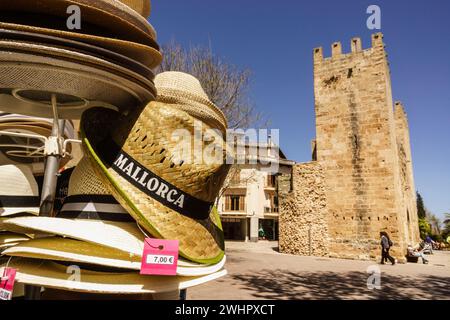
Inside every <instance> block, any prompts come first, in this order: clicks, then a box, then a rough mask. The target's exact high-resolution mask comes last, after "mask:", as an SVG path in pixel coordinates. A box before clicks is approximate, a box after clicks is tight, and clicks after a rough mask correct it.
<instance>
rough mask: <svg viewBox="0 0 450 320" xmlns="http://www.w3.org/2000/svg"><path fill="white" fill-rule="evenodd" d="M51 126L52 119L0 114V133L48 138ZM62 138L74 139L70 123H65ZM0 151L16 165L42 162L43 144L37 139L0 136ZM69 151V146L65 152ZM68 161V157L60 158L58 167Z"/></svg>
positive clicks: (73, 131)
mask: <svg viewBox="0 0 450 320" xmlns="http://www.w3.org/2000/svg"><path fill="white" fill-rule="evenodd" d="M52 125H53V120H52V119H47V118H38V117H32V116H26V115H21V114H9V113H4V112H0V131H3V132H13V133H26V134H32V135H39V136H43V137H49V136H50V135H51V132H52ZM63 138H64V139H74V138H75V130H74V127H73V123H72V122H71V121H66V123H65V126H64V134H63ZM0 151H1V152H2V153H3V154H4V155H5V156H6V157H7V158H9V159H10V160H12V161H13V162H16V163H17V162H18V163H41V162H44V142H43V141H42V140H39V139H34V138H24V137H13V136H7V135H0ZM70 151H71V147H70V145H69V146H68V149H67V152H70ZM69 160H70V158H69V157H64V158H62V160H61V162H60V166H61V167H64V165H65V164H66V163H67V162H68V161H69Z"/></svg>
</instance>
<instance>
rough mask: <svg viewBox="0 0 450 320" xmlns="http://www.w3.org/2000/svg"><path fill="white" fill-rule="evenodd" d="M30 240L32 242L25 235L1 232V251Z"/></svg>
mask: <svg viewBox="0 0 450 320" xmlns="http://www.w3.org/2000/svg"><path fill="white" fill-rule="evenodd" d="M28 240H30V238H29V237H28V236H26V235H24V234H20V233H13V232H0V249H2V250H3V249H5V248H9V247H12V246H14V245H17V244H19V243H21V242H24V241H28ZM2 254H3V253H2Z"/></svg>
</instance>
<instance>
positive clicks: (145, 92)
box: [0, 51, 155, 119]
mask: <svg viewBox="0 0 450 320" xmlns="http://www.w3.org/2000/svg"><path fill="white" fill-rule="evenodd" d="M0 88H5V89H8V90H10V91H9V93H1V94H0V110H3V111H6V112H14V113H21V114H27V115H33V116H37V117H45V118H50V117H53V112H52V107H51V104H50V103H49V100H50V94H49V93H48V92H54V93H57V94H58V102H59V105H58V109H59V115H60V118H66V119H77V118H79V117H80V115H81V113H82V112H83V111H84V110H86V109H87V108H90V107H93V106H104V107H108V108H113V109H119V108H120V109H122V110H123V111H125V110H128V109H132V108H135V107H136V106H139V105H142V104H143V103H144V104H145V103H146V102H148V101H151V100H153V99H154V98H155V97H154V92H152V91H150V88H148V87H143V86H142V85H140V84H139V83H137V82H136V81H133V80H130V79H128V78H126V77H124V76H121V75H118V74H116V73H112V72H109V71H104V70H102V69H101V68H98V67H95V66H90V65H85V64H80V63H75V62H70V61H67V60H64V59H61V58H59V57H46V56H41V55H37V54H35V53H29V54H27V53H18V52H14V51H11V52H8V51H0ZM17 88H20V90H19V89H17ZM3 92H5V90H3ZM41 101H44V102H41Z"/></svg>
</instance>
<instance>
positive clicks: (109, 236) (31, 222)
mask: <svg viewBox="0 0 450 320" xmlns="http://www.w3.org/2000/svg"><path fill="white" fill-rule="evenodd" d="M2 225H3V228H4V229H6V230H8V231H12V232H19V233H20V232H23V233H33V232H38V233H44V234H51V235H59V236H64V237H68V238H71V239H76V240H81V241H85V242H88V243H89V244H84V243H82V242H74V241H62V239H60V238H48V239H45V240H41V239H39V241H37V242H36V243H37V246H40V245H42V248H41V249H42V250H38V251H36V249H30V248H28V247H27V248H28V249H23V248H22V249H20V248H19V249H18V250H19V251H11V252H10V253H13V252H15V253H17V252H22V253H28V254H35V253H36V252H38V253H39V254H40V255H41V256H42V257H43V256H47V257H49V256H52V257H53V259H55V260H56V259H58V258H64V259H66V258H70V259H78V260H77V261H79V262H89V263H92V264H96V263H97V264H102V263H103V265H105V264H106V265H108V266H112V267H125V266H126V267H127V268H131V269H136V268H137V264H133V262H137V261H140V260H141V257H142V253H143V249H144V238H145V235H144V234H143V233H142V231H141V230H140V229H139V227H138V225H137V223H136V221H135V220H134V219H133V217H131V216H130V215H129V214H128V213H127V212H126V211H125V209H124V208H123V207H122V206H121V205H120V204H119V203H118V202H117V201H116V200H115V199H114V198H113V197H112V196H111V195H109V192H108V191H107V190H106V187H105V186H104V185H103V183H102V182H101V181H100V180H99V179H98V178H97V177H96V174H95V173H94V172H93V169H92V167H91V164H90V162H89V161H88V159H87V158H83V159H82V160H81V161H80V163H79V164H78V166H77V167H76V168H75V169H74V171H73V173H72V176H71V178H70V182H69V191H68V197H67V198H66V199H65V201H64V204H63V207H62V209H61V211H60V213H59V214H58V216H57V217H55V218H49V217H18V218H12V219H6V220H4V221H3V223H2ZM58 241H62V242H61V243H58ZM34 243H35V242H33V243H32V244H31V246H33V244H34ZM77 243H78V244H77ZM105 247H106V248H105ZM52 248H53V250H52ZM55 248H59V249H55ZM87 251H89V252H91V253H90V254H86V252H87ZM101 251H103V253H102V252H101ZM97 252H98V254H97ZM105 255H106V257H108V256H109V257H110V258H109V260H106V259H105ZM70 259H69V260H70ZM114 260H115V261H114ZM224 263H225V258H222V259H221V260H220V261H218V262H217V263H215V264H213V265H209V268H207V267H208V265H207V264H199V263H194V262H188V261H185V260H183V259H179V261H178V266H179V267H181V269H180V275H181V274H182V275H191V274H193V273H194V274H198V273H205V272H207V273H211V272H212V271H217V270H220V269H221V268H222V267H223V265H224ZM139 267H140V266H139ZM200 267H201V268H204V269H203V270H200V269H198V270H196V271H194V270H184V269H183V268H200Z"/></svg>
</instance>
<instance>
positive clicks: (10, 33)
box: [0, 28, 161, 80]
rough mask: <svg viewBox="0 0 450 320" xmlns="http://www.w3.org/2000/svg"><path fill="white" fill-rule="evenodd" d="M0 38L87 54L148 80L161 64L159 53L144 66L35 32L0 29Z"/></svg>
mask: <svg viewBox="0 0 450 320" xmlns="http://www.w3.org/2000/svg"><path fill="white" fill-rule="evenodd" d="M0 37H1V38H2V39H3V40H9V41H23V42H29V43H34V44H40V45H45V46H52V47H55V48H61V49H66V50H71V51H75V52H80V53H85V54H89V55H90V56H93V57H96V58H101V59H103V60H106V61H108V62H111V63H113V64H115V65H119V66H121V67H125V68H127V69H129V70H131V71H133V72H136V73H138V74H140V75H142V76H144V77H146V78H147V79H149V80H153V79H154V78H155V75H154V73H153V70H152V69H151V68H153V67H155V66H157V65H159V63H160V62H161V54H159V52H158V54H157V55H155V56H154V57H153V56H152V55H149V57H150V58H152V57H153V58H154V59H153V60H154V62H153V63H152V64H151V65H150V66H145V65H143V64H142V63H140V62H139V61H136V60H134V59H131V58H129V57H127V56H124V55H123V54H120V53H117V52H115V51H111V50H108V49H105V48H102V47H99V46H96V45H92V44H88V43H85V42H81V41H75V40H70V39H67V38H61V37H55V36H50V35H45V34H40V33H36V32H26V31H18V30H8V29H2V28H0ZM155 51H156V50H155Z"/></svg>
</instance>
